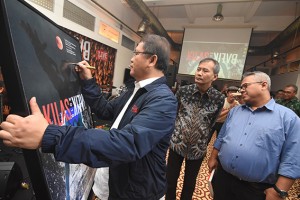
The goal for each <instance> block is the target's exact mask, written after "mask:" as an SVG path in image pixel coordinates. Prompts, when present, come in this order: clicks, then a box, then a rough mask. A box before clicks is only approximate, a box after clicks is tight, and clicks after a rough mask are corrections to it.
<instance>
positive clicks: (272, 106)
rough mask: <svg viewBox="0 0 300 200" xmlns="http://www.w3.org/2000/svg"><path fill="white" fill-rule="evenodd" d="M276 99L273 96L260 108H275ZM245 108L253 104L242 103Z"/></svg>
mask: <svg viewBox="0 0 300 200" xmlns="http://www.w3.org/2000/svg"><path fill="white" fill-rule="evenodd" d="M275 104H276V102H275V100H274V99H273V98H271V99H270V100H269V101H268V102H267V103H266V104H265V105H263V106H261V107H259V108H266V109H268V110H274V107H275ZM242 106H243V107H244V108H245V107H247V108H251V106H249V105H247V104H244V105H242Z"/></svg>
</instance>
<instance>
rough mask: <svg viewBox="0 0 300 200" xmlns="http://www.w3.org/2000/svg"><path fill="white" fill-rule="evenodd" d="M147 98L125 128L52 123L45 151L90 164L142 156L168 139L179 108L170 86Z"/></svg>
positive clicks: (59, 157)
mask: <svg viewBox="0 0 300 200" xmlns="http://www.w3.org/2000/svg"><path fill="white" fill-rule="evenodd" d="M159 90H160V91H159ZM145 99H146V100H145V101H144V102H143V105H142V106H141V108H140V110H139V112H138V114H137V115H135V117H134V118H133V120H132V121H131V122H130V123H129V124H127V125H126V126H125V127H123V128H122V129H111V130H109V131H105V130H101V129H85V128H82V127H70V126H69V127H66V126H62V127H60V126H55V125H49V126H48V128H47V129H46V131H45V135H44V137H43V140H42V151H43V152H45V153H54V156H55V158H56V159H57V160H58V161H63V162H68V163H84V164H86V165H89V166H91V167H102V166H107V165H110V164H111V163H112V162H113V161H116V162H132V161H135V160H137V159H140V158H142V157H143V156H145V155H146V154H147V153H149V152H150V151H151V150H152V149H153V148H155V147H156V145H158V143H159V142H160V141H166V142H169V139H170V136H171V134H172V132H173V130H174V123H175V118H176V110H177V100H176V98H175V97H174V95H173V94H172V93H171V91H168V90H167V89H158V90H156V92H153V94H149V95H147V98H145Z"/></svg>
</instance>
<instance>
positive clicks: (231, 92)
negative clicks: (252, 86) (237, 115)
mask: <svg viewBox="0 0 300 200" xmlns="http://www.w3.org/2000/svg"><path fill="white" fill-rule="evenodd" d="M238 91H239V88H238V87H236V86H229V87H228V88H227V91H226V96H227V97H226V98H225V101H224V105H223V108H222V111H221V113H220V114H219V116H218V118H217V121H216V123H215V125H214V128H213V129H212V134H213V133H214V131H216V133H217V135H218V134H219V132H220V130H221V128H222V125H223V123H224V121H225V120H226V117H227V115H228V113H229V111H230V110H231V109H232V108H233V107H235V106H237V105H239V104H240V103H239V102H238V101H237V100H236V99H235V98H236V95H237V92H238Z"/></svg>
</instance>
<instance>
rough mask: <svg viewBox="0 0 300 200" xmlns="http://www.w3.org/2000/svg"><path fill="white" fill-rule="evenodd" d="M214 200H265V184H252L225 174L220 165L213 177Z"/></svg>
mask: <svg viewBox="0 0 300 200" xmlns="http://www.w3.org/2000/svg"><path fill="white" fill-rule="evenodd" d="M212 184H213V190H214V200H265V199H266V195H265V193H264V191H265V189H267V188H270V187H272V185H271V184H267V183H252V182H247V181H243V180H240V179H238V178H237V177H235V176H233V175H231V174H229V173H227V172H226V171H225V170H224V169H223V168H222V167H221V166H220V165H219V166H218V169H217V171H216V172H215V175H214V177H213V182H212Z"/></svg>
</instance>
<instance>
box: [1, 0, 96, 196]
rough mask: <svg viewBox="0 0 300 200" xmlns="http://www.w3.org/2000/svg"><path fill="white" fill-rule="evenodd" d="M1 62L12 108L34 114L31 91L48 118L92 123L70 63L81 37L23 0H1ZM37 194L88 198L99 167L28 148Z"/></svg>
mask: <svg viewBox="0 0 300 200" xmlns="http://www.w3.org/2000/svg"><path fill="white" fill-rule="evenodd" d="M0 4H1V5H0V6H1V7H0V9H1V10H0V20H1V23H0V43H1V54H0V65H1V70H2V74H3V78H4V82H5V85H6V89H7V93H8V97H9V103H10V106H11V113H14V114H18V115H21V116H27V115H29V114H30V108H29V105H28V102H29V100H30V99H31V98H32V97H36V98H37V102H38V104H39V107H40V109H41V111H42V113H43V115H44V117H45V118H46V119H47V120H48V122H49V124H56V125H72V126H84V127H86V128H92V119H91V113H90V110H89V107H88V106H87V105H86V104H85V101H84V99H83V96H82V94H81V91H80V85H79V82H78V80H79V77H78V75H77V74H76V72H75V71H74V65H72V64H71V63H75V62H79V61H81V59H82V57H81V51H80V44H79V42H78V40H76V39H75V38H73V37H72V36H70V35H69V34H67V33H66V32H65V31H64V30H63V29H62V28H61V27H59V26H58V25H56V24H55V23H54V22H52V21H51V20H49V19H48V18H47V17H45V16H44V15H43V14H41V13H40V12H38V11H37V10H36V9H34V8H33V7H32V6H30V5H29V4H28V3H26V2H24V1H22V0H2V1H1V3H0ZM23 155H24V158H25V162H26V166H27V170H28V172H29V176H30V180H31V182H32V184H33V188H34V192H35V196H36V199H86V198H87V197H88V194H89V192H90V190H91V186H92V182H93V177H94V174H95V170H94V169H92V168H89V167H87V166H85V165H83V164H67V163H62V162H56V161H55V159H54V157H53V155H52V154H44V153H41V152H40V150H23Z"/></svg>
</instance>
